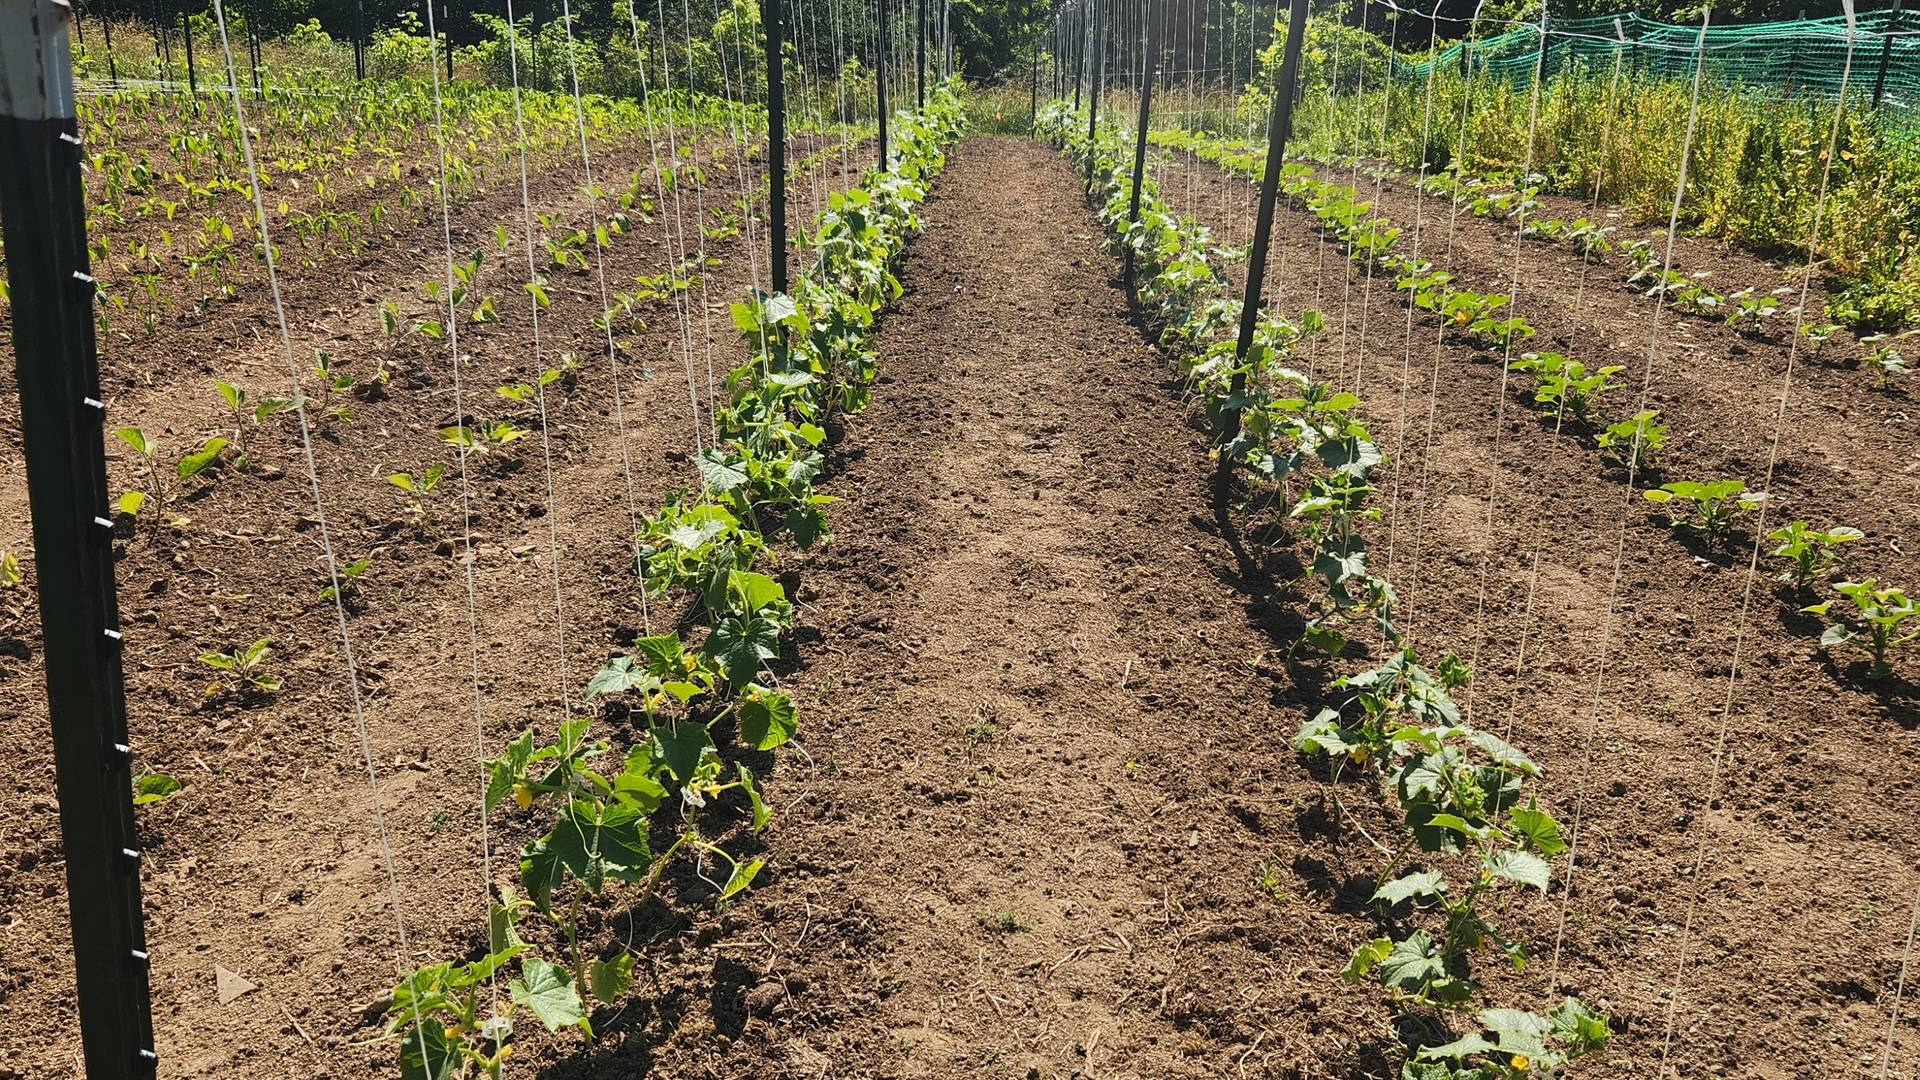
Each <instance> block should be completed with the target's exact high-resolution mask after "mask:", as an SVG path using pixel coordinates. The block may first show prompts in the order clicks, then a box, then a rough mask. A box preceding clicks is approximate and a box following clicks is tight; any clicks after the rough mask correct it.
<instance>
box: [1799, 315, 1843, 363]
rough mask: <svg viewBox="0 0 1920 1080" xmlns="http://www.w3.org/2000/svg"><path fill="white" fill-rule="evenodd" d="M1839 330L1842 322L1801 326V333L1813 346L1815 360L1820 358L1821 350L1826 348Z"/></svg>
mask: <svg viewBox="0 0 1920 1080" xmlns="http://www.w3.org/2000/svg"><path fill="white" fill-rule="evenodd" d="M1839 332H1840V324H1839V323H1830V322H1826V323H1808V324H1807V325H1805V326H1802V327H1801V328H1800V333H1801V335H1802V336H1804V337H1805V338H1806V339H1807V344H1808V345H1809V346H1811V347H1812V350H1813V352H1812V356H1813V359H1815V360H1818V359H1820V352H1821V350H1823V349H1825V348H1826V347H1827V343H1828V342H1830V341H1832V340H1833V336H1834V335H1835V334H1838V333H1839Z"/></svg>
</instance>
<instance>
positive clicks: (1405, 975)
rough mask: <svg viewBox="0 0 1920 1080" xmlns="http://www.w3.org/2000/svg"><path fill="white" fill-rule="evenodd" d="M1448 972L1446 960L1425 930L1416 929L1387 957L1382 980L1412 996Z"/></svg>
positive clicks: (1383, 963)
mask: <svg viewBox="0 0 1920 1080" xmlns="http://www.w3.org/2000/svg"><path fill="white" fill-rule="evenodd" d="M1446 973H1447V965H1446V960H1445V959H1444V958H1443V957H1441V956H1440V954H1439V953H1438V952H1437V951H1436V949H1435V946H1434V942H1433V939H1432V938H1431V937H1429V936H1428V935H1427V932H1426V931H1424V930H1415V931H1414V932H1413V933H1412V934H1411V935H1409V936H1408V937H1407V939H1406V940H1405V941H1396V942H1394V943H1393V949H1392V950H1391V951H1390V952H1388V953H1387V958H1386V959H1384V960H1382V961H1380V981H1381V982H1383V983H1385V984H1386V985H1388V986H1391V987H1393V988H1394V989H1396V990H1403V991H1405V992H1407V993H1410V994H1414V993H1419V992H1420V990H1421V988H1422V987H1424V986H1425V985H1426V984H1427V983H1429V982H1431V981H1433V980H1435V979H1438V978H1440V977H1441V976H1443V975H1445V974H1446Z"/></svg>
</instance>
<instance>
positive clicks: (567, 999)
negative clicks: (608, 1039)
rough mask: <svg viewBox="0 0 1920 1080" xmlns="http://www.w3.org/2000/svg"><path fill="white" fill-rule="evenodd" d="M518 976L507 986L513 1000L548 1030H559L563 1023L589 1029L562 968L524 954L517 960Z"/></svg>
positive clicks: (578, 1001)
mask: <svg viewBox="0 0 1920 1080" xmlns="http://www.w3.org/2000/svg"><path fill="white" fill-rule="evenodd" d="M520 976H521V977H520V978H518V979H515V980H513V982H512V983H511V984H509V985H508V987H507V990H508V992H509V993H510V994H512V995H513V1003H514V1004H515V1005H521V1006H525V1007H526V1008H527V1010H528V1011H530V1012H532V1013H533V1015H534V1016H535V1017H538V1018H539V1020H540V1022H541V1023H542V1024H545V1025H546V1028H547V1030H548V1031H559V1030H560V1029H561V1028H563V1027H578V1028H580V1029H581V1030H583V1031H589V1032H591V1031H592V1028H591V1027H590V1026H589V1025H588V1024H587V1012H586V1006H585V1005H584V1004H583V1003H582V1002H581V1000H580V992H579V991H578V990H575V989H574V986H573V977H572V976H571V975H570V974H569V973H568V972H567V969H566V968H564V967H561V966H560V965H559V964H553V963H548V962H547V961H545V960H542V959H540V958H539V957H537V956H527V957H522V958H521V960H520Z"/></svg>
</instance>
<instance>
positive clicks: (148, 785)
mask: <svg viewBox="0 0 1920 1080" xmlns="http://www.w3.org/2000/svg"><path fill="white" fill-rule="evenodd" d="M184 786H185V785H183V784H181V783H180V781H179V780H177V779H175V778H174V777H171V776H168V775H167V774H166V773H159V772H144V773H141V774H140V775H139V776H136V777H134V778H133V805H135V806H146V805H148V804H150V803H157V802H159V801H161V800H162V799H170V798H172V797H173V796H175V795H178V794H179V793H180V789H181V788H182V787H184Z"/></svg>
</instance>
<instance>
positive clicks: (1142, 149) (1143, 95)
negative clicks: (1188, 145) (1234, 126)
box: [1126, 9, 1160, 297]
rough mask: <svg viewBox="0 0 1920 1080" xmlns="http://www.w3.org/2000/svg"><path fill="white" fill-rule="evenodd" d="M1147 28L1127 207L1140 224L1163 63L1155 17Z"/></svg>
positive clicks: (1129, 265) (1129, 278)
mask: <svg viewBox="0 0 1920 1080" xmlns="http://www.w3.org/2000/svg"><path fill="white" fill-rule="evenodd" d="M1142 14H1143V15H1144V16H1151V15H1152V11H1151V9H1143V11H1142ZM1144 21H1145V22H1146V24H1147V54H1146V58H1145V65H1146V66H1145V67H1144V68H1143V69H1142V71H1141V74H1142V76H1143V77H1142V78H1141V80H1140V123H1139V126H1138V128H1137V129H1136V130H1135V131H1134V133H1133V198H1132V199H1131V200H1129V202H1128V204H1127V222H1128V224H1129V225H1130V226H1131V225H1138V224H1140V185H1141V184H1143V183H1145V181H1146V171H1147V121H1148V120H1149V119H1150V118H1151V117H1152V116H1153V75H1154V70H1153V69H1154V65H1155V62H1157V61H1158V60H1159V59H1160V24H1158V23H1156V22H1154V21H1153V19H1152V18H1151V17H1148V18H1145V19H1144ZM1126 283H1127V295H1128V296H1129V297H1131V296H1132V295H1133V246H1132V245H1128V246H1127V262H1126Z"/></svg>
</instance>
